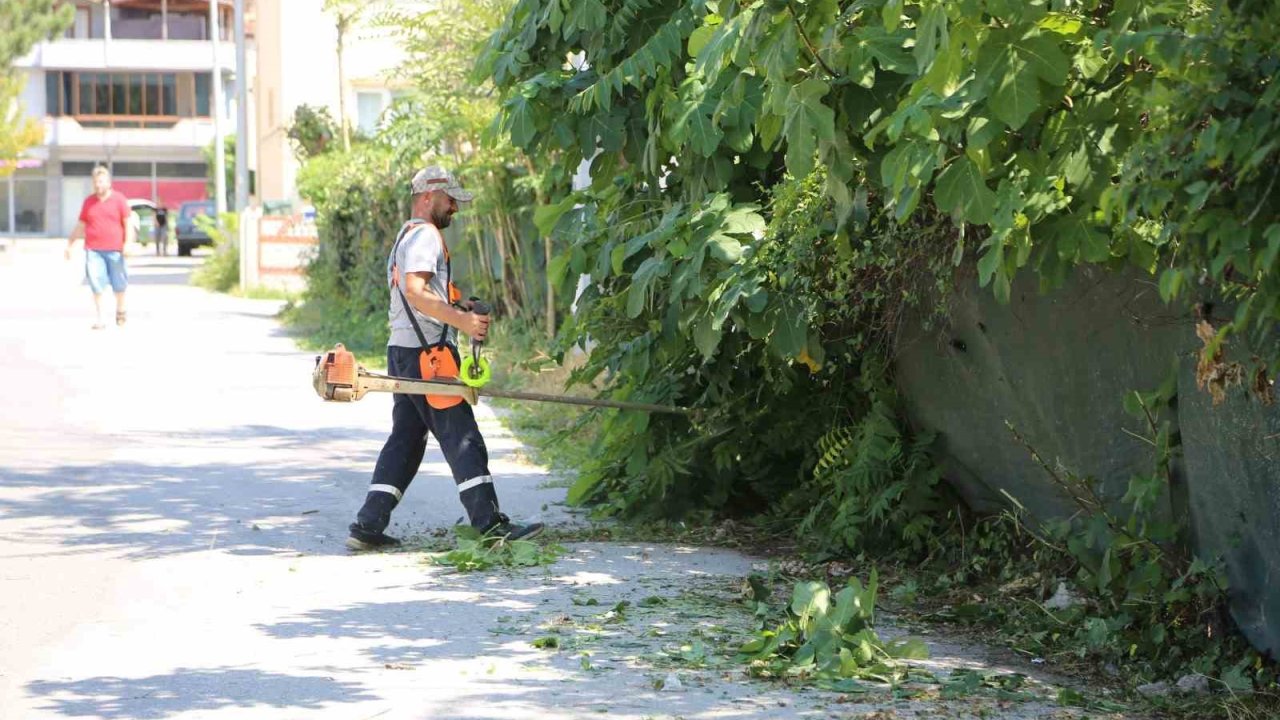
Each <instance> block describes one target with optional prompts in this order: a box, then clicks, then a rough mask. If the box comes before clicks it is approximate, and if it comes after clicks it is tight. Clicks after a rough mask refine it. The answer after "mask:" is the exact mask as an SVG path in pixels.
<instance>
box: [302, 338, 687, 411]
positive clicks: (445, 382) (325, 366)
mask: <svg viewBox="0 0 1280 720" xmlns="http://www.w3.org/2000/svg"><path fill="white" fill-rule="evenodd" d="M467 361H470V362H467ZM490 374H491V373H490V370H489V363H488V361H487V360H485V359H484V358H482V357H480V350H479V346H477V345H474V344H473V345H472V356H471V357H468V358H466V360H465V361H464V362H463V364H462V367H461V368H460V379H459V380H452V379H446V378H433V379H431V380H419V379H417V378H403V377H394V376H391V375H382V374H379V373H373V372H369V371H368V370H366V369H365V368H364V367H363V366H361V365H360V364H358V363H357V362H356V358H355V355H353V354H351V352H350V351H348V350H347V349H346V348H345V347H343V345H342V343H338V344H337V345H335V346H334V347H333V349H332V350H330V351H328V352H326V353H325V354H323V355H317V356H316V368H315V371H314V372H312V374H311V384H312V385H313V386H314V387H315V389H316V394H317V395H319V396H320V397H321V398H323V399H325V400H330V401H334V402H354V401H356V400H360V399H363V398H364V396H365V395H367V394H369V393H371V392H389V393H401V394H403V395H449V396H454V397H461V398H462V399H463V400H466V401H467V402H468V403H470V404H472V405H475V404H476V403H477V402H479V401H480V396H481V395H484V396H487V397H496V398H509V399H511V400H531V401H534V402H551V403H561V404H564V405H584V406H586V407H607V408H618V409H619V410H640V411H642V412H651V413H676V414H681V415H685V414H689V412H690V411H689V410H688V409H687V408H680V407H674V406H671V405H652V404H649V403H636V402H620V401H617V400H595V399H592V398H584V397H574V396H572V395H547V394H544V393H531V392H518V391H515V390H498V389H495V388H489V387H486V384H487V383H488V381H489V375H490ZM464 381H465V382H464Z"/></svg>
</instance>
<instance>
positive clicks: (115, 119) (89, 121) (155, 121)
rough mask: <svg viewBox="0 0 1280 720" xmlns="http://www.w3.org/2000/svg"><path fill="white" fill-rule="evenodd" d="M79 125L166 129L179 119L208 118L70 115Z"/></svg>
mask: <svg viewBox="0 0 1280 720" xmlns="http://www.w3.org/2000/svg"><path fill="white" fill-rule="evenodd" d="M71 117H72V118H74V119H75V121H76V122H78V123H80V126H81V127H87V128H130V129H135V130H136V129H142V130H168V129H170V128H172V127H173V126H174V125H177V124H178V122H179V121H181V120H208V119H209V118H182V117H178V116H177V115H72V116H71Z"/></svg>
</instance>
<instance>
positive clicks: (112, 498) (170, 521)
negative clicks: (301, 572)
mask: <svg viewBox="0 0 1280 720" xmlns="http://www.w3.org/2000/svg"><path fill="white" fill-rule="evenodd" d="M385 439H386V433H385V432H382V431H369V430H361V429H355V428H324V429H313V430H298V429H290V428H282V427H274V426H257V425H246V426H241V427H238V428H235V429H228V430H222V431H200V432H189V433H163V434H161V433H155V434H142V433H130V434H128V435H127V436H124V437H122V438H121V439H120V442H122V443H154V444H156V445H160V446H163V452H164V453H165V454H166V455H167V456H171V457H174V458H185V457H189V454H188V452H187V448H195V449H196V450H199V449H200V448H202V447H203V448H207V447H209V446H212V447H218V448H221V453H220V454H221V455H222V456H223V457H224V458H232V459H234V461H233V460H223V461H221V462H208V461H204V459H203V458H198V459H193V460H189V461H185V462H184V461H182V460H175V461H173V462H171V463H150V462H122V461H117V462H105V463H98V464H90V463H85V464H66V465H59V466H55V467H51V468H47V469H39V470H27V471H13V470H6V469H0V491H3V492H0V517H4V518H6V519H9V520H22V519H27V520H37V521H38V522H36V523H31V524H29V529H27V530H25V531H24V532H26V533H27V534H28V537H29V539H30V540H31V541H32V542H35V543H48V544H54V545H58V546H60V547H61V548H62V550H61V552H65V553H75V552H85V553H89V552H98V551H101V550H103V549H104V548H110V549H115V550H119V551H121V552H122V553H123V555H124V556H125V557H129V558H151V557H164V556H170V555H175V554H181V553H187V552H197V551H205V550H209V549H220V550H223V551H225V552H229V553H231V554H233V555H266V554H273V553H282V552H299V551H305V552H307V553H311V554H323V555H338V554H346V550H345V548H344V547H343V545H342V540H343V539H344V538H345V537H346V532H347V530H346V528H347V524H348V523H349V522H350V521H351V518H352V517H353V516H354V514H355V511H356V510H357V509H358V508H359V505H360V503H361V502H362V501H363V499H364V494H365V488H366V486H367V484H368V482H369V473H370V472H371V471H372V469H373V464H374V461H375V460H376V458H377V453H378V451H379V450H380V449H381V447H382V443H383V441H384V440H385ZM431 446H432V447H433V448H434V447H435V443H434V442H432V443H431ZM308 449H313V450H314V452H311V453H308V452H305V451H306V450H308ZM154 451H155V449H154V448H151V449H148V451H147V452H149V453H150V452H154ZM273 451H279V452H280V453H281V455H282V456H283V457H286V458H288V460H286V461H283V462H262V461H261V460H260V459H259V458H261V457H262V456H263V454H264V453H266V454H268V455H270V453H272V452H273ZM205 452H207V449H206V450H205ZM510 454H511V452H510V451H497V452H491V454H490V457H491V459H492V460H495V461H496V460H500V459H502V458H503V457H506V456H508V455H510ZM237 455H239V456H241V457H243V459H240V457H237ZM428 484H430V485H434V486H435V488H434V489H435V490H437V491H438V490H440V489H441V488H442V487H448V488H450V489H451V488H452V487H453V479H452V478H450V477H442V476H440V475H439V474H438V473H430V474H428V473H426V472H422V473H419V475H418V477H417V478H416V479H415V480H414V487H413V488H411V489H410V493H414V489H415V488H420V486H424V485H428ZM424 489H425V488H421V489H418V492H417V493H416V495H423V494H424V492H423V490H424ZM14 491H16V492H14ZM449 494H452V493H451V492H450V493H449ZM414 501H415V502H419V500H418V498H416V497H415V498H414ZM457 510H458V512H461V506H459V507H458V508H457ZM450 512H453V510H452V509H450ZM402 514H405V516H406V517H405V518H404V519H406V520H407V519H408V518H409V515H408V514H407V513H402ZM397 517H399V516H397ZM47 552H48V551H47V550H41V551H40V554H45V553H47ZM55 552H56V551H55Z"/></svg>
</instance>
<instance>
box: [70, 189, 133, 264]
mask: <svg viewBox="0 0 1280 720" xmlns="http://www.w3.org/2000/svg"><path fill="white" fill-rule="evenodd" d="M128 217H129V203H128V201H126V200H125V199H124V195H123V194H121V193H118V192H116V191H115V190H112V191H111V194H110V195H108V196H107V199H106V200H99V199H98V196H97V194H94V195H90V196H89V197H87V198H85V199H84V204H83V205H81V206H80V222H82V223H84V246H85V249H87V250H108V251H110V250H114V251H116V252H119V251H121V250H124V223H125V219H126V218H128Z"/></svg>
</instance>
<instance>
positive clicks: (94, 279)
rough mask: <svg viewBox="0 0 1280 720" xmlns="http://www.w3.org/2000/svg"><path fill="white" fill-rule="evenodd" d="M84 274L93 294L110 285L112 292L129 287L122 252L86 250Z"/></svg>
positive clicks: (120, 291) (98, 293)
mask: <svg viewBox="0 0 1280 720" xmlns="http://www.w3.org/2000/svg"><path fill="white" fill-rule="evenodd" d="M84 275H85V277H86V278H88V279H89V287H90V288H91V289H92V290H93V294H94V295H101V294H102V292H103V291H104V290H106V289H107V285H108V284H110V285H111V291H112V292H118V293H122V292H124V291H125V288H127V287H129V272H128V271H127V270H125V267H124V253H122V252H114V251H110V250H86V251H85V254H84Z"/></svg>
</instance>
